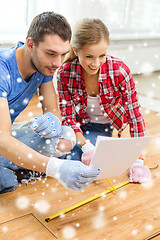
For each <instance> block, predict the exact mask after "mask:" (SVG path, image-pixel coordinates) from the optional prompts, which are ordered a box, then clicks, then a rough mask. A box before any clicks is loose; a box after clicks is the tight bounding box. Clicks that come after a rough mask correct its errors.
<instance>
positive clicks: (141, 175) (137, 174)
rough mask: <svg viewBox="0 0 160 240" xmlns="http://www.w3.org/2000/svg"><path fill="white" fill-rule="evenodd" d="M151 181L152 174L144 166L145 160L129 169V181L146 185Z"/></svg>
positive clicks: (140, 160)
mask: <svg viewBox="0 0 160 240" xmlns="http://www.w3.org/2000/svg"><path fill="white" fill-rule="evenodd" d="M150 179H151V172H150V170H149V168H148V167H147V166H144V160H143V159H141V158H139V159H137V161H136V162H135V163H133V165H132V166H131V167H130V168H129V181H130V182H134V183H144V182H147V181H149V180H150Z"/></svg>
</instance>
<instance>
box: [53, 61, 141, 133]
mask: <svg viewBox="0 0 160 240" xmlns="http://www.w3.org/2000/svg"><path fill="white" fill-rule="evenodd" d="M98 83H99V104H100V106H101V110H102V113H103V114H104V116H105V117H106V118H107V119H108V120H109V122H110V123H111V124H112V125H113V127H115V128H116V129H117V130H118V133H119V136H120V134H121V132H122V131H123V130H124V128H125V127H126V126H127V124H129V126H130V134H131V137H142V136H144V131H145V124H144V120H143V117H142V114H141V110H140V105H139V102H138V96H137V92H136V89H135V84H134V81H133V78H132V75H131V72H130V70H129V68H128V67H127V66H126V65H125V64H124V63H123V62H122V61H121V60H119V59H118V58H115V57H112V56H107V58H106V62H105V63H104V64H103V65H102V66H101V68H100V71H99V79H98ZM57 87H58V92H59V104H60V110H61V114H62V120H63V124H64V125H71V126H72V128H73V130H74V131H75V133H76V132H80V131H81V129H80V126H82V125H84V124H87V123H88V122H89V121H90V119H89V117H88V115H87V113H86V108H87V91H86V88H85V82H84V79H83V75H82V69H81V65H80V63H79V61H78V59H77V58H76V59H74V60H72V61H71V62H67V63H65V64H63V65H62V66H61V67H60V68H59V70H58V73H57Z"/></svg>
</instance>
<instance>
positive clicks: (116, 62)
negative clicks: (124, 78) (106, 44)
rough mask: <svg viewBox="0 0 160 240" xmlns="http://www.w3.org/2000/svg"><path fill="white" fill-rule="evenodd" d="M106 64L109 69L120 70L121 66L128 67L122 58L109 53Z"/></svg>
mask: <svg viewBox="0 0 160 240" xmlns="http://www.w3.org/2000/svg"><path fill="white" fill-rule="evenodd" d="M106 65H107V68H108V69H112V70H118V69H120V68H124V69H128V67H127V65H126V64H125V63H124V62H123V60H122V59H120V58H118V57H114V56H110V55H107V58H106Z"/></svg>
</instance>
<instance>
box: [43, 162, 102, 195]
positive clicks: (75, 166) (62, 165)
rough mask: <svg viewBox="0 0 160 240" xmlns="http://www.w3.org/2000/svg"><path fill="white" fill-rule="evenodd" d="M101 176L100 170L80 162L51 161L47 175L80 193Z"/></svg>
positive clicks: (47, 168)
mask: <svg viewBox="0 0 160 240" xmlns="http://www.w3.org/2000/svg"><path fill="white" fill-rule="evenodd" d="M99 174H100V169H96V168H89V167H88V166H86V165H84V164H83V163H82V162H80V161H73V160H62V159H58V158H55V157H52V158H50V159H49V161H48V164H47V167H46V175H47V176H50V177H54V178H56V179H57V180H58V181H59V183H61V184H62V185H63V186H64V187H66V188H69V189H71V190H77V191H80V190H82V189H84V188H86V187H87V186H88V185H89V184H90V183H91V182H93V180H95V179H96V177H97V176H98V175H99Z"/></svg>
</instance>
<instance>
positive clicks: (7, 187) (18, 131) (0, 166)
mask: <svg viewBox="0 0 160 240" xmlns="http://www.w3.org/2000/svg"><path fill="white" fill-rule="evenodd" d="M12 135H13V136H14V137H15V138H16V139H18V140H19V141H21V142H23V143H24V144H26V145H27V146H29V147H31V148H32V149H34V150H35V151H37V152H39V153H41V154H43V155H45V156H48V157H51V156H54V157H60V156H62V155H64V153H62V152H60V151H59V150H57V149H56V147H57V144H58V141H59V139H60V138H65V139H69V140H72V141H74V142H76V138H75V134H74V131H73V129H72V128H71V127H68V126H62V132H61V133H60V134H59V135H58V136H56V137H54V138H50V139H42V138H40V137H38V136H37V135H36V134H35V133H34V132H33V130H32V129H31V128H30V125H29V123H28V122H26V123H20V124H13V126H12ZM20 168H22V167H20V166H18V165H16V164H15V163H13V162H10V161H9V160H8V159H6V158H5V157H3V156H1V155H0V193H4V192H9V191H12V190H14V189H15V188H16V187H17V184H18V182H17V177H16V175H15V174H14V171H15V170H17V169H20ZM22 169H23V168H22Z"/></svg>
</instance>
